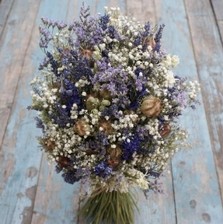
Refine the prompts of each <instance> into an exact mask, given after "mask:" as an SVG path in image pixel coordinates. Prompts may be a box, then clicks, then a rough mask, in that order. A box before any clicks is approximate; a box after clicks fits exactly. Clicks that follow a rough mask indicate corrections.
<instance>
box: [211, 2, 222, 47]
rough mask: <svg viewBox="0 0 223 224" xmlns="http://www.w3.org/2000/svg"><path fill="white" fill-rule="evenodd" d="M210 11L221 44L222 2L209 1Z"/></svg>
mask: <svg viewBox="0 0 223 224" xmlns="http://www.w3.org/2000/svg"><path fill="white" fill-rule="evenodd" d="M210 3H211V6H212V9H213V11H214V15H215V19H216V22H217V25H218V29H219V32H220V34H221V42H222V43H223V13H222V10H223V1H222V0H211V1H210Z"/></svg>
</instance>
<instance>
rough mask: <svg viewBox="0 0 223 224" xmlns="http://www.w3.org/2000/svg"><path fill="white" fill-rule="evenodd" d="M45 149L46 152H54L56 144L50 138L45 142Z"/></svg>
mask: <svg viewBox="0 0 223 224" xmlns="http://www.w3.org/2000/svg"><path fill="white" fill-rule="evenodd" d="M42 145H43V147H44V149H45V150H46V151H53V149H54V148H55V146H56V143H55V142H54V141H52V140H50V139H49V138H47V139H44V140H43V144H42Z"/></svg>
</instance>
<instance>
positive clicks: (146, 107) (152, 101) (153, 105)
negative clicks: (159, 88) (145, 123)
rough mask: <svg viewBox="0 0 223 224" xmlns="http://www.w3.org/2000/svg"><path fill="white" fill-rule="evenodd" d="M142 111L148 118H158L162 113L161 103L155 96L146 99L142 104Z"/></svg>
mask: <svg viewBox="0 0 223 224" xmlns="http://www.w3.org/2000/svg"><path fill="white" fill-rule="evenodd" d="M140 110H141V112H142V113H143V114H144V115H145V116H146V117H157V116H158V115H159V114H160V112H161V101H160V99H159V98H156V97H154V96H149V97H146V98H144V100H143V102H142V104H141V107H140Z"/></svg>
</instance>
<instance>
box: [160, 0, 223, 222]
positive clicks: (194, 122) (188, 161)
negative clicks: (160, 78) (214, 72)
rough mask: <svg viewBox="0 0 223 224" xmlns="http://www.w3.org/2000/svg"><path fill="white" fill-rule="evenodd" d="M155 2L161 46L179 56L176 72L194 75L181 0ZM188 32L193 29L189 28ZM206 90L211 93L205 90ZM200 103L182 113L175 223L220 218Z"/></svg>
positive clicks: (175, 173) (222, 217)
mask: <svg viewBox="0 0 223 224" xmlns="http://www.w3.org/2000/svg"><path fill="white" fill-rule="evenodd" d="M199 2H200V1H199ZM156 4H157V5H156V8H157V12H158V14H159V18H160V22H163V23H165V24H166V28H165V31H164V44H165V47H166V48H167V50H168V52H174V53H176V54H178V55H179V57H180V58H181V64H180V65H179V67H178V69H177V70H176V72H177V73H179V74H181V75H183V76H188V77H190V79H198V76H197V68H196V64H195V59H194V55H193V48H192V43H191V40H190V38H191V36H190V30H189V27H188V23H187V20H186V12H185V8H184V2H183V1H179V0H175V1H174V0H167V1H165V3H164V2H163V1H156ZM194 5H196V3H195V2H194V1H193V6H192V1H191V7H193V10H194V12H196V14H197V15H199V17H201V18H206V17H204V16H203V13H204V12H203V11H201V9H200V10H198V8H196V7H195V6H194ZM203 8H204V9H205V10H207V9H206V7H204V6H203ZM208 18H209V17H208ZM194 22H195V21H193V23H194ZM191 32H193V31H192V30H191ZM204 32H208V30H204ZM198 35H199V38H198ZM203 35H204V33H203ZM201 39H202V36H201V30H200V29H199V30H196V36H193V40H196V41H197V42H199V43H201V42H202V40H201ZM203 44H204V43H203ZM206 44H207V43H206ZM195 49H197V51H199V52H203V53H204V54H206V53H207V51H205V50H204V49H203V48H202V46H201V45H200V46H199V47H198V45H197V44H196V48H195ZM199 60H200V58H197V61H199ZM202 64H203V65H205V64H204V63H202ZM208 80H210V78H209V77H206V83H201V84H202V85H203V86H204V87H205V88H206V86H207V81H208ZM209 94H211V93H210V92H209ZM206 97H207V95H203V99H204V98H206ZM209 97H210V96H209ZM202 101H203V100H202V99H201V102H202ZM203 105H204V104H203V102H202V104H201V105H200V106H199V107H198V108H197V110H196V111H193V113H192V111H189V112H190V113H189V112H188V113H187V114H186V115H185V116H183V118H182V121H181V122H182V125H183V126H184V127H185V128H186V129H187V130H189V134H190V139H189V141H190V142H192V144H193V148H192V149H191V150H188V151H182V152H180V153H178V154H177V155H176V156H175V158H174V159H173V162H172V164H173V166H172V167H173V168H172V170H173V179H174V193H175V202H176V215H177V222H178V223H194V224H197V223H205V222H206V221H207V222H212V223H222V222H223V214H222V204H221V198H220V189H219V185H218V177H217V175H216V168H215V163H214V159H213V152H212V147H211V141H210V136H209V132H208V126H207V122H206V115H205V111H204V106H203ZM201 156H202V158H201ZM208 220H209V221H208Z"/></svg>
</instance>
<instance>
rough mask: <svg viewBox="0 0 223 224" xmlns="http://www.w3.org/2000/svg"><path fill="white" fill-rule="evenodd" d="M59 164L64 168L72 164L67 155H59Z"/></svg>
mask: <svg viewBox="0 0 223 224" xmlns="http://www.w3.org/2000/svg"><path fill="white" fill-rule="evenodd" d="M58 164H59V165H60V166H61V167H63V168H67V167H69V166H71V160H70V159H69V158H67V157H65V156H61V157H59V160H58Z"/></svg>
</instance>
